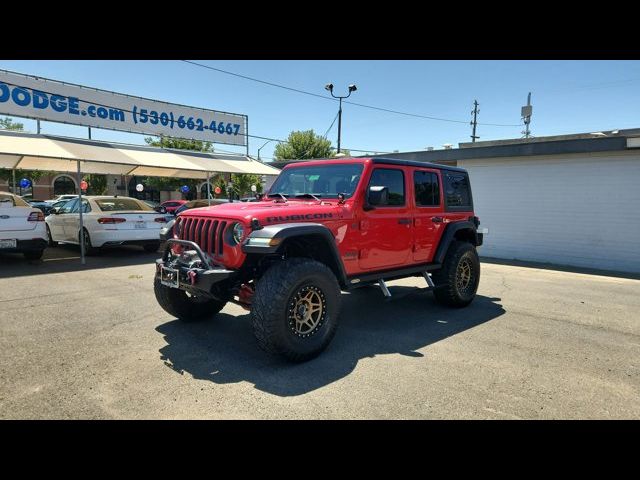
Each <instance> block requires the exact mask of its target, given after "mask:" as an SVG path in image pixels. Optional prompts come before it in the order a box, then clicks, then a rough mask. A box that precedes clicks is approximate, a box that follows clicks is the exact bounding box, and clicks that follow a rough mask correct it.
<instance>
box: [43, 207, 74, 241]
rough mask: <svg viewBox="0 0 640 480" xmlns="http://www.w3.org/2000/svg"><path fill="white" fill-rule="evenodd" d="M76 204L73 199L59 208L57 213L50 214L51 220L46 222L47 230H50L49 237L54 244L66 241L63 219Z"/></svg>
mask: <svg viewBox="0 0 640 480" xmlns="http://www.w3.org/2000/svg"><path fill="white" fill-rule="evenodd" d="M77 203H78V199H76V198H74V199H73V200H69V201H68V202H67V203H65V204H64V205H63V206H62V207H60V208H59V210H58V213H52V214H51V215H50V217H51V220H50V221H49V222H48V225H49V230H51V236H52V237H53V239H54V240H55V241H56V242H66V241H68V238H67V235H66V232H65V229H64V224H65V219H66V218H67V217H68V216H69V215H70V214H71V213H70V212H71V210H72V209H73V207H74V206H75V205H76V204H77Z"/></svg>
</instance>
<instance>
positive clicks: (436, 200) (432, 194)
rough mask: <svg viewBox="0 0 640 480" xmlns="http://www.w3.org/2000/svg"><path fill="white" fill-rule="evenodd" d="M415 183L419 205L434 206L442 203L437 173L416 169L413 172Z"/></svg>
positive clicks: (417, 203)
mask: <svg viewBox="0 0 640 480" xmlns="http://www.w3.org/2000/svg"><path fill="white" fill-rule="evenodd" d="M413 185H414V188H415V193H416V205H417V206H419V207H434V206H438V205H440V185H439V184H438V175H437V174H436V173H433V172H424V171H420V170H416V171H415V172H413Z"/></svg>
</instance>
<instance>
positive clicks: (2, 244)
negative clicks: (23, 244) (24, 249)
mask: <svg viewBox="0 0 640 480" xmlns="http://www.w3.org/2000/svg"><path fill="white" fill-rule="evenodd" d="M17 244H18V243H17V240H16V239H15V238H10V239H8V240H0V248H16V246H17Z"/></svg>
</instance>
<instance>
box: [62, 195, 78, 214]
mask: <svg viewBox="0 0 640 480" xmlns="http://www.w3.org/2000/svg"><path fill="white" fill-rule="evenodd" d="M77 205H78V199H77V198H74V199H73V200H69V201H68V202H67V203H65V204H64V206H63V207H62V208H61V209H60V213H71V212H72V211H73V210H74V209H75V210H76V211H77V209H76V206H77Z"/></svg>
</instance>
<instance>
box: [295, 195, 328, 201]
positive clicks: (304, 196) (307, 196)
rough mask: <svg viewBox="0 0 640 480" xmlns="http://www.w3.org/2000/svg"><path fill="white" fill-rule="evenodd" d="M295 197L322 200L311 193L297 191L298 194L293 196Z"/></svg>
mask: <svg viewBox="0 0 640 480" xmlns="http://www.w3.org/2000/svg"><path fill="white" fill-rule="evenodd" d="M295 197H296V198H309V197H311V198H313V199H315V200H317V201H319V202H321V201H322V200H320V198H319V197H316V196H315V195H314V194H313V193H299V194H298V195H296V196H295Z"/></svg>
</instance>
